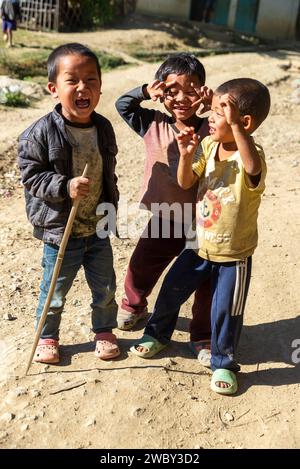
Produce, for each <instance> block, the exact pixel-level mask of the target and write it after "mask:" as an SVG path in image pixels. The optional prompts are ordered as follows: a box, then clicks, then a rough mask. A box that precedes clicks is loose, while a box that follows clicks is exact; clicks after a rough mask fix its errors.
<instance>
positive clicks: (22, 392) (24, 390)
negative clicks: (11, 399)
mask: <svg viewBox="0 0 300 469" xmlns="http://www.w3.org/2000/svg"><path fill="white" fill-rule="evenodd" d="M11 393H12V394H13V395H14V396H15V397H20V396H25V395H26V394H28V389H27V388H16V389H14V390H13V391H11Z"/></svg>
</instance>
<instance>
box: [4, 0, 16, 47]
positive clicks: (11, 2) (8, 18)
mask: <svg viewBox="0 0 300 469" xmlns="http://www.w3.org/2000/svg"><path fill="white" fill-rule="evenodd" d="M0 8H1V18H2V32H3V40H4V42H6V43H7V47H12V46H13V31H16V29H17V20H19V19H20V18H21V10H20V3H19V1H18V0H3V1H2V3H1V7H0Z"/></svg>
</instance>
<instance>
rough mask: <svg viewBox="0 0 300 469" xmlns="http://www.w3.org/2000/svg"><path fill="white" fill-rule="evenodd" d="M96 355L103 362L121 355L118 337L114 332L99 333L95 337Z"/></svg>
mask: <svg viewBox="0 0 300 469" xmlns="http://www.w3.org/2000/svg"><path fill="white" fill-rule="evenodd" d="M95 340H96V348H95V355H96V357H97V358H102V360H110V359H111V358H116V357H118V356H119V355H120V353H121V352H120V349H119V347H118V344H117V337H116V336H115V334H113V333H112V332H99V333H98V334H96V335H95Z"/></svg>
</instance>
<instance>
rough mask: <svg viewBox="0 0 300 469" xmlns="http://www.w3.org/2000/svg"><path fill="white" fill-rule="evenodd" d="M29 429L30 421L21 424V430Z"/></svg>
mask: <svg viewBox="0 0 300 469" xmlns="http://www.w3.org/2000/svg"><path fill="white" fill-rule="evenodd" d="M28 429H29V425H28V423H24V425H21V432H26V430H28Z"/></svg>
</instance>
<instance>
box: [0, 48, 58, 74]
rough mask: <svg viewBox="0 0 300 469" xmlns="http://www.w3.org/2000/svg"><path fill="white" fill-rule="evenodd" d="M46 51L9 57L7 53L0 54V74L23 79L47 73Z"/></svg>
mask: <svg viewBox="0 0 300 469" xmlns="http://www.w3.org/2000/svg"><path fill="white" fill-rule="evenodd" d="M48 55H49V54H48V52H38V53H36V52H35V53H34V52H32V53H30V54H29V53H28V52H26V53H25V54H22V55H21V56H20V57H19V58H16V57H14V58H11V57H9V56H8V55H7V54H2V55H1V56H0V74H1V75H8V76H9V77H11V78H18V79H19V80H23V79H24V78H25V77H28V76H30V77H37V76H41V75H46V74H47V57H48Z"/></svg>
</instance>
